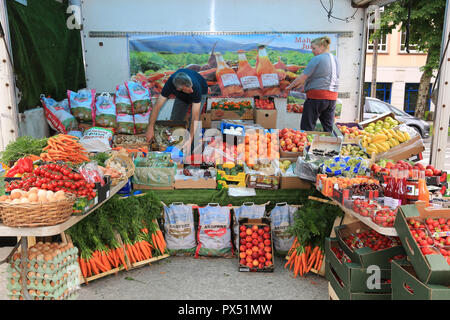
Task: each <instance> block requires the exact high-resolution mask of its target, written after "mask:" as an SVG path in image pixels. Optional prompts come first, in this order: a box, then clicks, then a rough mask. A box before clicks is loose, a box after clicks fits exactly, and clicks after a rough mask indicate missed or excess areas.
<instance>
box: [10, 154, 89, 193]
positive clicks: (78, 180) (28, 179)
mask: <svg viewBox="0 0 450 320" xmlns="http://www.w3.org/2000/svg"><path fill="white" fill-rule="evenodd" d="M33 187H37V188H39V189H44V190H50V191H53V192H58V191H61V190H62V191H64V192H68V193H73V194H75V195H77V196H86V197H88V199H92V198H94V197H95V196H96V192H95V190H94V188H95V184H93V183H88V182H87V181H86V180H85V179H84V177H83V176H82V175H81V174H80V173H77V172H76V171H75V170H73V169H71V168H70V167H69V166H68V165H66V164H57V163H49V164H44V165H41V166H39V167H37V168H36V169H35V170H34V172H33V173H32V174H28V175H26V176H24V177H23V178H22V179H21V180H15V181H12V182H11V183H10V184H9V185H8V186H7V188H6V191H7V192H12V191H13V190H14V189H22V190H24V191H29V190H31V189H32V188H33Z"/></svg>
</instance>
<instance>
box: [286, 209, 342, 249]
mask: <svg viewBox="0 0 450 320" xmlns="http://www.w3.org/2000/svg"><path fill="white" fill-rule="evenodd" d="M343 215H344V212H343V211H342V210H341V209H340V208H339V207H338V206H335V205H332V204H327V203H323V202H318V201H309V202H307V203H306V204H305V205H304V206H302V207H300V208H299V209H298V210H297V211H296V212H295V213H294V223H293V224H292V225H291V226H290V227H289V228H288V229H287V233H288V234H290V235H291V236H295V237H296V238H297V239H298V242H299V243H301V244H311V245H313V246H315V245H317V246H320V247H321V248H323V247H324V244H325V238H326V237H328V236H329V235H330V233H331V230H332V228H333V224H334V221H335V219H336V218H337V217H342V216H343Z"/></svg>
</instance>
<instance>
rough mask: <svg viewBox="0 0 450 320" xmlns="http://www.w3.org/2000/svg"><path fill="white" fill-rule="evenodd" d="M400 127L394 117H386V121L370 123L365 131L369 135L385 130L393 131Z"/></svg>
mask: <svg viewBox="0 0 450 320" xmlns="http://www.w3.org/2000/svg"><path fill="white" fill-rule="evenodd" d="M398 125H399V122H398V121H397V120H395V119H393V118H392V117H389V116H388V117H386V118H384V120H381V119H380V120H377V121H375V122H371V123H369V124H368V125H367V126H366V127H365V128H364V131H366V132H368V133H378V132H382V130H383V129H392V128H395V127H396V126H398Z"/></svg>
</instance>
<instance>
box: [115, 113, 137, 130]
mask: <svg viewBox="0 0 450 320" xmlns="http://www.w3.org/2000/svg"><path fill="white" fill-rule="evenodd" d="M116 133H123V134H134V117H133V115H130V114H117V118H116Z"/></svg>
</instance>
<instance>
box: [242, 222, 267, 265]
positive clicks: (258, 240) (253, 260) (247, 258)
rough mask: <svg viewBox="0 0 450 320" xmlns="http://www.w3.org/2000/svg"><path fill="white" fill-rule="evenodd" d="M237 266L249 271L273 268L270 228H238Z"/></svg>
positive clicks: (251, 226)
mask: <svg viewBox="0 0 450 320" xmlns="http://www.w3.org/2000/svg"><path fill="white" fill-rule="evenodd" d="M239 264H240V267H247V268H248V269H249V270H250V271H259V270H263V269H267V268H270V267H273V254H272V237H271V234H270V226H268V225H250V224H245V225H241V226H240V227H239Z"/></svg>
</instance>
